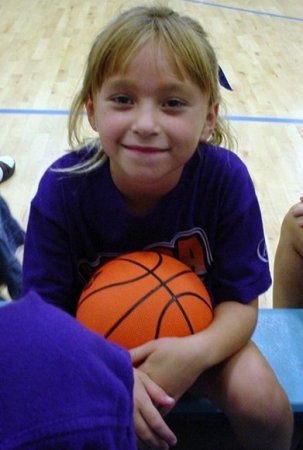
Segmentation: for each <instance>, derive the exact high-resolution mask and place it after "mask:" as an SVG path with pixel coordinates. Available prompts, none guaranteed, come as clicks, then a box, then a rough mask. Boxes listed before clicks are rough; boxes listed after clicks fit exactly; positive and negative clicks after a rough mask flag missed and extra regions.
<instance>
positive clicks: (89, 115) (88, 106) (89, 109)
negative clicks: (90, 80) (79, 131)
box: [85, 96, 97, 131]
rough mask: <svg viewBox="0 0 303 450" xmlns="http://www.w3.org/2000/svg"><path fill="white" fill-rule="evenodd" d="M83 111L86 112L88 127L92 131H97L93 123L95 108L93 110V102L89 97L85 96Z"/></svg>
mask: <svg viewBox="0 0 303 450" xmlns="http://www.w3.org/2000/svg"><path fill="white" fill-rule="evenodd" d="M85 109H86V112H87V118H88V121H89V123H90V126H91V127H92V129H93V130H94V131H97V129H96V122H95V108H94V102H93V100H92V99H91V97H90V96H87V98H86V100H85Z"/></svg>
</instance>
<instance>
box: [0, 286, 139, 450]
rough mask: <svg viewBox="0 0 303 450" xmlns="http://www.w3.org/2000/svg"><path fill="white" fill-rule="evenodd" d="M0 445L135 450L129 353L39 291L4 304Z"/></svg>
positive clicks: (0, 318) (9, 448) (9, 449)
mask: <svg viewBox="0 0 303 450" xmlns="http://www.w3.org/2000/svg"><path fill="white" fill-rule="evenodd" d="M0 336H1V339H0V355H1V357H0V405H1V408H0V448H1V449H3V450H17V449H20V450H21V449H22V450H58V449H60V450H84V449H91V450H118V449H119V450H135V449H136V448H137V447H136V443H135V432H134V424H133V402H132V389H133V370H132V366H131V360H130V355H129V354H128V353H127V352H126V351H125V350H123V349H122V348H120V347H118V346H116V345H113V344H110V343H108V342H107V341H106V340H105V339H103V338H102V337H101V336H98V335H96V334H95V333H92V332H91V331H89V330H87V329H86V328H84V327H83V326H82V325H80V324H79V323H78V322H77V321H76V319H74V318H73V317H71V316H70V315H69V314H67V313H65V312H64V311H61V310H60V309H59V308H55V307H53V306H52V305H49V304H47V303H46V302H44V301H42V300H41V299H40V298H39V296H38V295H37V294H36V293H34V292H30V293H28V294H27V295H26V296H25V297H24V298H23V299H21V300H19V301H16V302H14V303H12V304H9V305H8V306H3V307H1V308H0Z"/></svg>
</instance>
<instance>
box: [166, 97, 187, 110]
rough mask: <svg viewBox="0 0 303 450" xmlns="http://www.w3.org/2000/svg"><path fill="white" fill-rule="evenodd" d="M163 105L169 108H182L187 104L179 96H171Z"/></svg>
mask: <svg viewBox="0 0 303 450" xmlns="http://www.w3.org/2000/svg"><path fill="white" fill-rule="evenodd" d="M163 106H164V107H167V108H173V109H180V108H182V107H183V106H185V102H184V101H182V100H179V99H177V98H171V99H169V100H166V102H164V103H163Z"/></svg>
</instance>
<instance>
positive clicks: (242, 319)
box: [191, 299, 258, 373]
mask: <svg viewBox="0 0 303 450" xmlns="http://www.w3.org/2000/svg"><path fill="white" fill-rule="evenodd" d="M257 317H258V299H255V300H253V301H252V302H250V303H249V304H242V303H239V302H236V301H228V302H224V303H221V304H219V305H218V306H217V307H216V308H215V316H214V320H213V322H212V323H211V324H210V325H209V327H208V328H206V329H205V330H204V331H202V332H200V333H197V334H195V335H193V336H191V341H192V342H191V348H192V350H193V351H194V352H195V354H196V364H197V369H198V370H199V371H200V372H201V373H202V372H204V371H205V370H206V369H209V368H210V367H213V366H215V365H216V364H219V363H220V362H222V361H224V360H225V359H226V358H228V357H229V356H231V355H232V354H234V353H235V352H237V351H238V350H240V348H242V347H243V346H244V345H245V344H246V343H247V342H248V341H249V339H250V338H251V336H252V333H253V331H254V329H255V326H256V323H257Z"/></svg>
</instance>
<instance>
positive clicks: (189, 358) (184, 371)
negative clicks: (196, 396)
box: [130, 337, 201, 412]
mask: <svg viewBox="0 0 303 450" xmlns="http://www.w3.org/2000/svg"><path fill="white" fill-rule="evenodd" d="M191 343H192V340H191V338H190V337H186V338H161V339H157V340H154V341H149V342H147V343H146V344H144V345H141V346H140V347H136V348H134V349H132V350H131V352H130V353H131V357H132V362H133V364H134V365H137V364H140V366H139V368H140V371H143V372H145V373H146V374H147V375H148V377H149V378H151V379H152V380H153V381H154V382H155V383H157V385H158V386H161V387H162V388H163V389H164V391H165V392H166V393H167V394H169V395H170V396H172V397H173V398H174V399H175V400H178V399H179V398H180V397H181V396H182V395H183V394H184V392H185V391H187V390H188V389H189V388H190V387H191V386H192V385H193V384H194V382H195V381H196V379H197V378H198V377H199V375H201V370H200V367H199V368H198V367H196V366H195V356H194V352H193V349H194V348H195V346H194V345H191ZM200 359H201V351H200ZM172 406H173V405H169V406H168V408H166V409H165V408H162V409H161V410H162V411H165V412H167V411H168V410H169V409H171V408H172Z"/></svg>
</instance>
